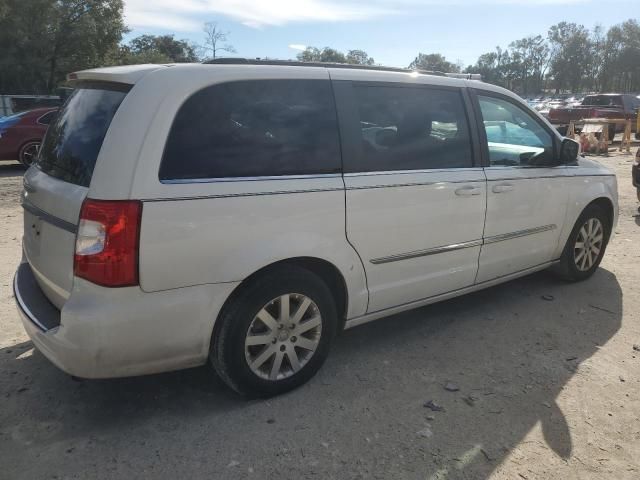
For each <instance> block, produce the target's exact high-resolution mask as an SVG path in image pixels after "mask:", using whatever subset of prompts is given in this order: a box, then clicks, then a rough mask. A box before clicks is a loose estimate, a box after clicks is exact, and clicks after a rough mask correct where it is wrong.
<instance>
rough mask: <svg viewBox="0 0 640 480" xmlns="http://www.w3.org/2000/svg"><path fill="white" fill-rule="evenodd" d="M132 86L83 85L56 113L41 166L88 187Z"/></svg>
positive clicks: (49, 130) (45, 170)
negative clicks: (99, 154)
mask: <svg viewBox="0 0 640 480" xmlns="http://www.w3.org/2000/svg"><path fill="white" fill-rule="evenodd" d="M129 88H130V87H128V86H120V85H112V84H107V85H104V84H100V85H90V84H87V85H80V86H79V88H78V89H76V90H74V92H73V93H72V94H71V96H70V97H69V98H68V100H67V102H66V103H65V105H64V106H63V107H62V109H60V111H59V112H58V114H57V115H56V116H55V118H54V119H53V121H52V122H51V124H50V125H49V129H48V130H47V134H46V135H45V138H44V140H43V142H42V147H41V148H40V153H39V158H38V161H37V166H38V167H39V168H40V170H42V171H43V172H45V173H47V174H48V175H50V176H52V177H55V178H59V179H60V180H64V181H65V182H69V183H73V184H76V185H82V186H84V187H88V186H89V183H90V182H91V175H92V174H93V169H94V167H95V165H96V159H97V158H98V153H100V148H102V142H103V140H104V137H105V135H106V133H107V130H108V129H109V125H110V124H111V120H112V119H113V116H114V115H115V113H116V111H117V110H118V107H119V106H120V104H121V103H122V100H123V99H124V97H125V96H126V95H127V91H128V90H129Z"/></svg>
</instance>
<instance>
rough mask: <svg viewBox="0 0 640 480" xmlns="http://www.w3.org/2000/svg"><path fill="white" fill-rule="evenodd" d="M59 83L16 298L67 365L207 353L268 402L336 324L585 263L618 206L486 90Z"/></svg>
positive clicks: (174, 363)
mask: <svg viewBox="0 0 640 480" xmlns="http://www.w3.org/2000/svg"><path fill="white" fill-rule="evenodd" d="M69 80H70V82H71V83H72V84H73V86H74V87H75V90H74V92H73V94H72V95H71V97H70V98H69V99H68V100H67V102H66V104H65V106H64V107H63V108H62V110H61V111H60V113H59V115H58V116H57V118H56V120H55V121H54V122H53V123H52V124H51V125H50V127H49V130H48V133H47V135H46V137H45V139H44V141H43V144H42V148H41V150H40V154H39V158H38V160H37V162H36V164H35V165H33V166H32V167H31V168H30V169H29V170H28V171H27V172H26V174H25V177H24V193H23V197H22V205H23V207H24V239H23V251H24V255H23V261H22V264H21V265H20V266H19V268H18V271H17V273H16V276H15V281H14V291H15V298H16V301H17V305H18V309H19V311H20V313H21V317H22V320H23V323H24V327H25V329H26V331H27V333H28V334H29V336H30V337H31V339H32V340H33V342H34V344H35V345H36V346H37V347H38V349H40V351H42V353H43V354H44V355H45V356H46V357H48V358H49V359H50V360H51V361H52V362H53V363H54V364H56V365H57V366H58V367H60V368H61V369H62V370H64V371H66V372H68V373H70V374H72V375H75V376H78V377H85V378H105V377H117V376H129V375H143V374H149V373H155V372H163V371H168V370H174V369H180V368H186V367H193V366H197V365H202V364H205V363H206V362H208V361H210V362H211V363H212V364H213V366H214V367H215V369H216V371H217V372H218V374H219V375H220V377H222V378H223V379H224V380H225V382H226V383H228V384H229V385H230V386H231V387H232V388H233V389H235V390H236V391H238V392H240V393H242V394H245V395H248V396H269V395H274V394H278V393H281V392H284V391H287V390H290V389H292V388H294V387H296V386H298V385H300V384H302V383H303V382H305V381H306V380H308V379H309V378H310V377H311V376H312V375H313V374H314V373H315V372H317V371H318V369H319V368H320V366H321V365H322V363H323V362H324V360H325V359H326V357H327V355H328V352H329V347H330V345H331V342H332V340H333V338H334V336H335V335H336V334H337V333H338V332H339V331H340V330H342V329H344V328H350V327H354V326H356V325H360V324H362V323H365V322H368V321H371V320H374V319H377V318H381V317H385V316H388V315H391V314H394V313H397V312H401V311H403V310H407V309H411V308H415V307H419V306H422V305H426V304H429V303H433V302H436V301H439V300H443V299H447V298H451V297H454V296H457V295H462V294H464V293H467V292H471V291H474V290H479V289H482V288H486V287H489V286H492V285H496V284H497V283H500V282H505V281H508V280H511V279H513V278H516V277H520V276H522V275H526V274H529V273H531V272H535V271H538V270H542V269H545V268H548V267H552V266H553V267H554V268H555V269H556V270H557V271H558V272H559V273H560V274H561V275H562V276H563V277H564V278H566V279H568V280H573V281H576V280H583V279H586V278H588V277H589V276H590V275H591V274H593V272H594V271H595V270H596V269H597V268H598V265H599V263H600V261H601V259H602V256H603V255H604V252H605V248H606V246H607V242H608V241H609V238H610V235H611V233H612V231H613V228H614V226H615V224H616V221H617V212H618V208H617V185H616V178H615V176H614V174H613V173H612V172H611V171H609V170H608V169H606V168H605V167H603V166H602V165H600V164H598V163H597V162H594V161H591V160H587V159H585V158H582V157H580V156H579V155H578V153H579V152H578V145H577V144H576V143H575V142H573V141H572V140H568V139H563V138H562V137H560V135H559V134H558V133H557V132H556V131H555V130H554V129H553V128H552V127H551V125H550V124H549V123H548V122H547V121H546V120H545V119H543V118H542V117H540V116H539V115H538V114H537V113H535V112H533V111H532V110H531V109H530V108H529V107H528V106H527V105H526V104H525V103H524V102H523V101H522V100H521V99H520V98H519V97H517V96H516V95H514V94H513V93H511V92H509V91H507V90H504V89H502V88H499V87H496V86H492V85H488V84H484V83H482V82H478V81H472V80H461V79H454V78H448V77H446V76H443V75H436V74H422V73H419V72H409V71H401V70H399V69H396V70H394V69H384V68H376V67H367V68H356V67H348V66H347V67H345V66H342V65H331V64H329V65H322V64H317V65H316V64H296V63H295V62H266V61H265V62H260V61H253V62H252V61H245V62H242V61H237V62H227V64H182V65H139V66H127V67H113V68H102V69H95V70H87V71H82V72H78V73H74V74H71V75H70V76H69Z"/></svg>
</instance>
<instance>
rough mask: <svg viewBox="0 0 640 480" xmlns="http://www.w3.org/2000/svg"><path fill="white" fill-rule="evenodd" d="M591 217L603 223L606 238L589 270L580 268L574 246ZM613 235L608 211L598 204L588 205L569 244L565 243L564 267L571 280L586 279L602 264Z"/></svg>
mask: <svg viewBox="0 0 640 480" xmlns="http://www.w3.org/2000/svg"><path fill="white" fill-rule="evenodd" d="M590 218H597V219H598V220H599V221H600V223H601V224H602V228H603V229H604V240H603V243H602V248H601V249H600V254H599V255H598V258H597V259H596V261H595V262H594V264H593V265H592V266H591V268H590V269H589V270H585V271H582V270H579V269H578V267H577V265H576V262H575V259H574V247H575V244H576V240H577V238H578V233H579V231H580V229H581V228H582V226H583V225H584V224H585V223H586V222H587V220H589V219H590ZM610 236H611V226H610V220H609V218H608V215H607V214H606V212H605V211H604V210H603V209H602V208H600V207H599V206H598V205H590V206H588V207H587V208H586V209H585V210H584V211H583V212H582V214H581V215H580V217H578V220H577V221H576V224H575V225H574V227H573V230H572V231H571V234H570V235H569V238H568V239H567V244H566V245H565V249H564V252H563V255H562V262H563V264H564V265H563V267H564V269H565V271H566V273H567V276H568V278H569V279H571V280H584V279H587V278H589V277H590V276H591V275H593V273H594V272H595V271H596V269H597V268H598V267H599V266H600V262H601V261H602V258H603V257H604V253H605V250H606V249H607V245H608V243H609V237H610Z"/></svg>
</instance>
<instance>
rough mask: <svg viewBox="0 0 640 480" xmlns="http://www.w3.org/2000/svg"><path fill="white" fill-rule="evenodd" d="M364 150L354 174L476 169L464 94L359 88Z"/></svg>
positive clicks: (356, 88)
mask: <svg viewBox="0 0 640 480" xmlns="http://www.w3.org/2000/svg"><path fill="white" fill-rule="evenodd" d="M354 94H355V102H356V108H357V110H358V116H359V120H360V129H359V131H360V134H361V138H360V140H361V141H360V145H361V148H360V149H359V151H358V153H357V155H356V157H357V158H355V159H354V160H353V163H352V164H350V165H349V171H352V172H370V171H394V170H418V169H431V168H460V167H470V166H472V155H471V141H470V138H469V126H468V124H467V118H466V115H465V110H464V106H463V102H462V98H461V96H460V93H459V92H456V91H451V90H437V89H428V88H404V87H387V86H357V85H355V86H354Z"/></svg>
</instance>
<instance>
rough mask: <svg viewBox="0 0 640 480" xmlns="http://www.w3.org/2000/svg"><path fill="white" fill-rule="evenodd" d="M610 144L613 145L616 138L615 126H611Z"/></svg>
mask: <svg viewBox="0 0 640 480" xmlns="http://www.w3.org/2000/svg"><path fill="white" fill-rule="evenodd" d="M608 128H609V143H613V139H614V138H615V136H616V126H615V125H609V126H608Z"/></svg>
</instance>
